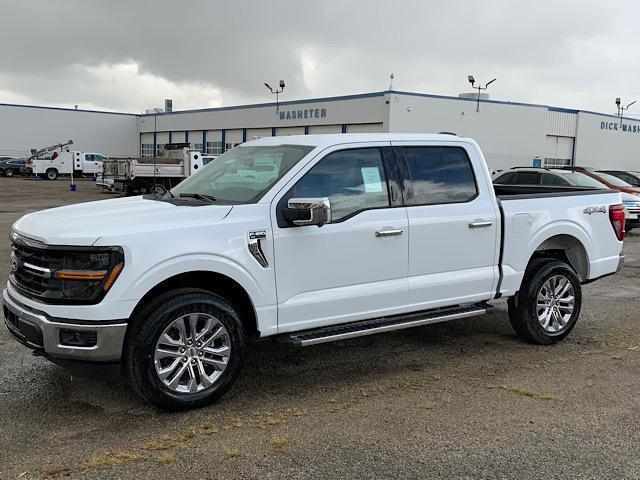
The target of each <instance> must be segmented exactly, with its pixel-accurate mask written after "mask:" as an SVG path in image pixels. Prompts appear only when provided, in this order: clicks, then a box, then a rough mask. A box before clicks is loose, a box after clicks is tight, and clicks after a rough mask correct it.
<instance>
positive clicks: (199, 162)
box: [96, 143, 217, 195]
mask: <svg viewBox="0 0 640 480" xmlns="http://www.w3.org/2000/svg"><path fill="white" fill-rule="evenodd" d="M216 158H217V156H215V155H203V154H202V153H201V152H199V151H197V150H191V148H190V146H189V144H188V143H167V144H166V145H165V146H164V149H163V151H162V153H161V154H160V155H159V156H157V157H141V158H131V157H126V158H114V157H111V158H110V159H109V160H106V161H105V162H104V165H103V170H102V171H101V175H100V176H99V177H98V179H97V181H96V185H97V186H99V187H103V188H109V189H110V190H115V191H117V192H122V193H124V194H125V195H132V194H134V193H138V194H140V193H152V194H154V195H164V194H165V193H167V190H169V189H170V188H172V187H175V186H176V185H177V184H179V183H180V182H181V181H182V180H184V179H185V178H187V177H188V176H190V175H193V174H194V173H196V172H197V171H198V169H200V168H202V167H203V166H204V165H207V164H208V163H209V162H211V161H213V160H215V159H216Z"/></svg>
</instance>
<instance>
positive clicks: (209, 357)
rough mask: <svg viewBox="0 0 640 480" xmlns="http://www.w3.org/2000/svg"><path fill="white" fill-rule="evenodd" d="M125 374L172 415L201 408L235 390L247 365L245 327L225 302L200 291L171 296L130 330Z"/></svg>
mask: <svg viewBox="0 0 640 480" xmlns="http://www.w3.org/2000/svg"><path fill="white" fill-rule="evenodd" d="M129 328H130V332H129V333H128V336H127V342H126V345H125V365H124V366H125V371H126V374H127V376H128V379H129V381H130V383H131V386H132V387H133V389H134V390H135V391H136V392H137V393H138V394H139V395H140V396H141V397H143V398H144V399H145V400H147V401H148V402H149V403H151V404H153V405H155V406H157V407H160V408H163V409H166V410H185V409H190V408H199V407H203V406H206V405H209V404H211V403H212V402H214V401H216V400H217V399H219V398H220V397H221V396H222V395H224V393H225V392H226V391H227V390H228V389H229V388H230V387H231V385H232V384H233V382H234V381H235V379H236V377H237V375H238V373H239V371H240V366H241V365H242V360H243V358H244V350H245V335H244V329H243V327H242V322H241V321H240V318H239V316H238V314H237V313H236V311H235V310H234V309H233V307H232V306H231V305H230V304H229V303H227V302H226V301H225V300H224V299H223V298H221V297H219V296H217V295H214V294H212V293H209V292H207V291H204V290H198V289H182V290H178V291H173V292H169V293H168V294H165V295H164V296H163V297H161V298H159V299H158V300H156V301H155V302H152V304H151V305H149V307H147V308H145V309H143V311H142V312H141V313H140V315H138V316H137V318H135V319H134V320H133V322H132V324H131V325H130V327H129Z"/></svg>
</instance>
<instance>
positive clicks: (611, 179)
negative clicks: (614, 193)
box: [596, 172, 632, 187]
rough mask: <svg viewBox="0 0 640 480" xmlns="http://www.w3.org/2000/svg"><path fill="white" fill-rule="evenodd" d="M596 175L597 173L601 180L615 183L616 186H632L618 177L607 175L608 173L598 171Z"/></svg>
mask: <svg viewBox="0 0 640 480" xmlns="http://www.w3.org/2000/svg"><path fill="white" fill-rule="evenodd" d="M596 175H598V176H599V177H600V178H602V179H603V180H605V181H607V182H609V183H610V184H611V185H615V186H616V187H632V185H631V184H629V183H627V182H625V181H624V180H621V179H620V178H618V177H614V176H613V175H609V174H608V173H602V172H598V173H597V174H596Z"/></svg>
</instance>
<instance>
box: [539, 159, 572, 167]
mask: <svg viewBox="0 0 640 480" xmlns="http://www.w3.org/2000/svg"><path fill="white" fill-rule="evenodd" d="M568 165H571V159H569V158H545V159H544V164H543V166H544V167H545V168H555V167H566V166H568Z"/></svg>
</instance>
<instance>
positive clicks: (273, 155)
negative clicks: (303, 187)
mask: <svg viewBox="0 0 640 480" xmlns="http://www.w3.org/2000/svg"><path fill="white" fill-rule="evenodd" d="M314 148H315V147H313V146H307V145H270V146H266V145H265V146H255V147H253V146H242V145H239V146H237V147H235V148H233V149H231V150H229V151H228V152H226V153H224V154H223V155H221V156H219V157H218V158H217V159H215V160H213V161H211V162H209V163H208V164H207V165H206V166H204V167H203V168H202V169H201V170H200V171H199V172H198V173H196V174H194V175H192V176H191V177H189V178H187V179H186V180H184V181H183V182H181V183H180V184H179V185H177V186H176V187H174V188H173V189H171V191H170V194H171V195H173V196H174V197H180V196H183V197H191V198H194V197H195V198H198V196H203V197H209V199H210V200H211V201H216V202H222V203H252V202H256V201H258V200H259V199H260V198H261V197H262V196H263V195H264V194H265V193H266V192H267V190H269V189H270V188H271V187H272V186H273V185H274V184H275V183H276V182H277V181H278V180H279V179H280V178H282V176H283V175H284V174H285V173H287V172H288V171H289V169H290V168H291V167H293V166H294V165H295V164H296V163H298V162H299V161H300V160H301V159H302V158H303V157H304V156H305V155H307V153H309V152H310V151H311V150H313V149H314Z"/></svg>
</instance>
